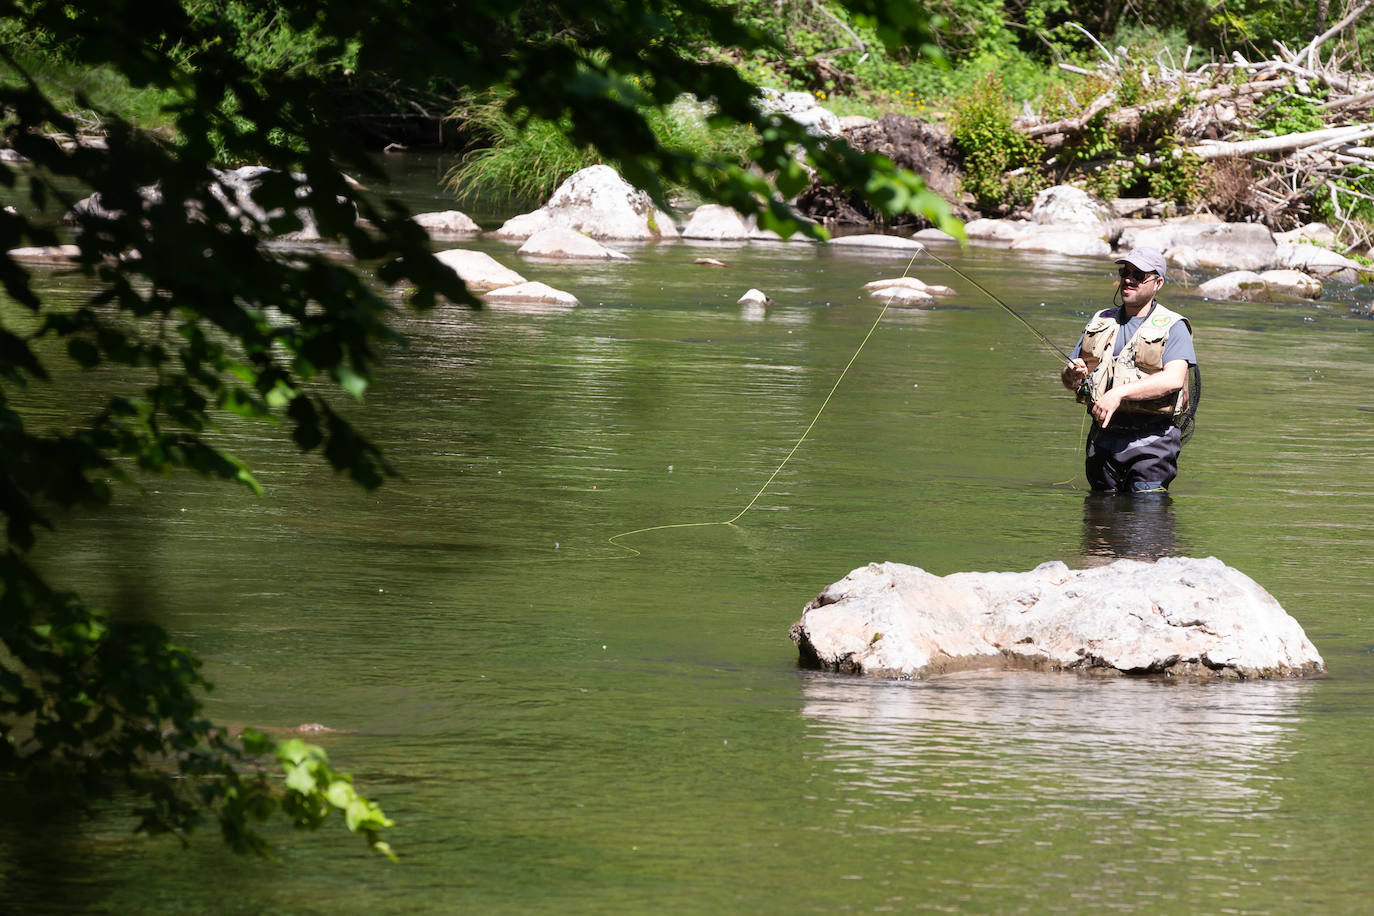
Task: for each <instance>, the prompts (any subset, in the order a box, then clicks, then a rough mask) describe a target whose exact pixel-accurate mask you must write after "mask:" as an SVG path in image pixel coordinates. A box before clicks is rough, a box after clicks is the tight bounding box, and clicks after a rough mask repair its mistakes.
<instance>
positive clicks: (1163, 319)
mask: <svg viewBox="0 0 1374 916" xmlns="http://www.w3.org/2000/svg"><path fill="white" fill-rule="evenodd" d="M1168 323H1169V316H1168V315H1156V316H1155V317H1154V318H1151V319H1150V324H1152V325H1154V326H1155V327H1157V328H1162V327H1164V326H1165V325H1166V324H1168Z"/></svg>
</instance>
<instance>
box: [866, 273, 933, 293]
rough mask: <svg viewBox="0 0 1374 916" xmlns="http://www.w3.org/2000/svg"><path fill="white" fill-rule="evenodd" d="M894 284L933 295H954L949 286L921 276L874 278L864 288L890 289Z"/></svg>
mask: <svg viewBox="0 0 1374 916" xmlns="http://www.w3.org/2000/svg"><path fill="white" fill-rule="evenodd" d="M894 286H904V287H906V288H907V289H917V290H920V291H921V292H924V293H930V294H931V295H932V296H953V295H954V290H952V289H950V288H949V287H948V286H941V285H939V284H932V283H927V282H925V281H924V280H922V279H920V278H919V277H892V278H890V279H887V280H873V281H871V282H869V283H865V284H864V289H888V288H890V287H894Z"/></svg>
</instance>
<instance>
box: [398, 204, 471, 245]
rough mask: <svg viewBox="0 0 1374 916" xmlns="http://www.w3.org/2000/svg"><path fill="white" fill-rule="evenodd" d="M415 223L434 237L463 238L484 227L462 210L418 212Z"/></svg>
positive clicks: (414, 217)
mask: <svg viewBox="0 0 1374 916" xmlns="http://www.w3.org/2000/svg"><path fill="white" fill-rule="evenodd" d="M412 219H414V220H415V223H416V224H417V225H418V226H420V228H422V229H424V230H425V232H427V233H429V237H430V238H433V239H442V238H462V237H463V236H468V235H477V234H478V233H480V232H481V231H482V227H481V226H479V225H477V223H475V222H473V220H472V218H471V217H469V216H468V215H467V214H466V213H464V212H463V211H461V210H439V211H436V212H433V213H417V214H415V216H413V217H412Z"/></svg>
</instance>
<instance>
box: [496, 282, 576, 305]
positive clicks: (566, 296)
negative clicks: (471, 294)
mask: <svg viewBox="0 0 1374 916" xmlns="http://www.w3.org/2000/svg"><path fill="white" fill-rule="evenodd" d="M482 298H483V299H485V300H486V301H487V302H513V303H525V304H530V305H559V306H573V305H581V304H582V303H581V302H579V301H577V297H576V296H574V295H573V294H572V293H568V292H564V291H563V290H561V289H554V288H553V287H552V286H549V285H547V284H545V283H538V282H534V281H531V282H528V283H520V284H517V285H516V286H506V287H502V288H501V289H494V290H492V291H491V292H488V293H484V294H483V295H482Z"/></svg>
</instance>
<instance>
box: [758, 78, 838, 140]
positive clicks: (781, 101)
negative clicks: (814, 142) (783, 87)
mask: <svg viewBox="0 0 1374 916" xmlns="http://www.w3.org/2000/svg"><path fill="white" fill-rule="evenodd" d="M760 95H761V98H760V100H759V107H760V108H762V109H763V110H764V111H765V112H776V113H777V114H781V115H785V116H787V117H789V118H791V119H792V120H793V121H796V122H797V123H798V124H800V125H802V126H803V127H805V128H806V132H807V133H809V134H811V135H812V136H813V137H838V136H840V134H841V133H843V130H844V128H843V127H842V125H841V124H840V119H839V118H837V117H836V116H835V113H834V112H832V111H831V110H830V109H828V108H823V107H821V104H820V103H819V102H817V101H816V97H815V96H813V95H811V93H809V92H779V91H778V90H776V89H770V88H767V87H765V88H764V89H763V90H762V91H761V93H760Z"/></svg>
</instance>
